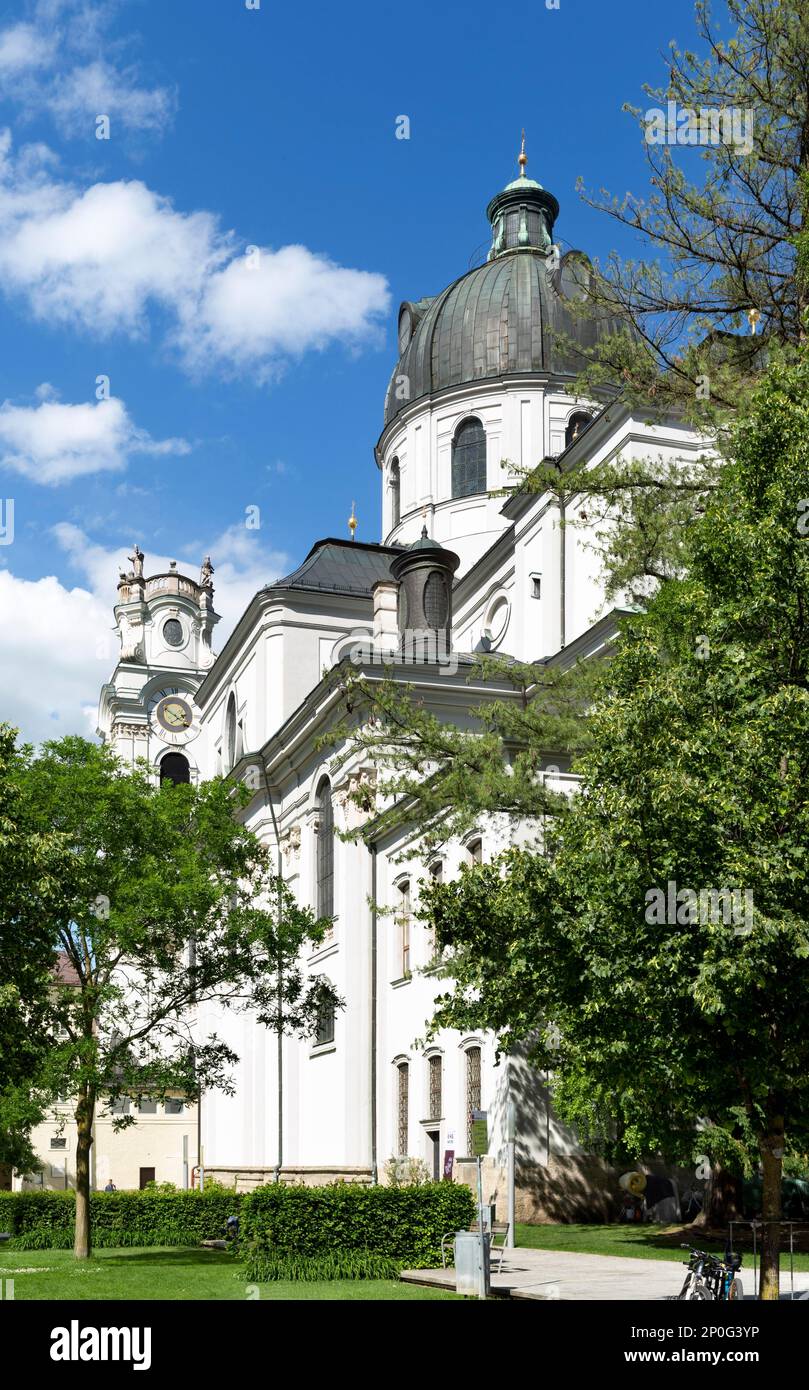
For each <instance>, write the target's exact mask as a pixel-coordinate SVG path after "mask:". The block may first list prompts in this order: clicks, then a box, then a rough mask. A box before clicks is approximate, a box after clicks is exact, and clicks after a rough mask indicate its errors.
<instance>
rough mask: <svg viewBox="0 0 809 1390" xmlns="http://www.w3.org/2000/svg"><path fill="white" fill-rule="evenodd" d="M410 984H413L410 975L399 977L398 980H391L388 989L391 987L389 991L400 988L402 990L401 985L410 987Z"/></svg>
mask: <svg viewBox="0 0 809 1390" xmlns="http://www.w3.org/2000/svg"><path fill="white" fill-rule="evenodd" d="M412 983H413V976H412V974H410V975H400V976H399V978H398V980H391V982H390V987H391V989H401V988H402V985H410V984H412Z"/></svg>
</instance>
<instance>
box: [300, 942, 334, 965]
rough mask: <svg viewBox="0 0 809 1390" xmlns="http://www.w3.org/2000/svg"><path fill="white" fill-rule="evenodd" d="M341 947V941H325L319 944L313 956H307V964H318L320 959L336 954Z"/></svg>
mask: <svg viewBox="0 0 809 1390" xmlns="http://www.w3.org/2000/svg"><path fill="white" fill-rule="evenodd" d="M339 949H340V943H339V941H324V943H323V945H322V946H319V947H318V949H317V950H316V951H314V952H313V954H312V955H311V956H307V958H306V963H307V965H317V964H318V962H319V961H321V960H327V959H328V957H329V956H333V955H335V954H336V953H337V951H339Z"/></svg>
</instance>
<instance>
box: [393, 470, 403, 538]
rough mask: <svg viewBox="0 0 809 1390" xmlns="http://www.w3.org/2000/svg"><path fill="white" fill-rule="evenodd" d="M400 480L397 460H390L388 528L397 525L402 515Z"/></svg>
mask: <svg viewBox="0 0 809 1390" xmlns="http://www.w3.org/2000/svg"><path fill="white" fill-rule="evenodd" d="M400 488H401V478H400V475H399V460H398V459H392V460H391V465H390V526H391V530H393V528H394V526H398V525H399V518H400V517H401V514H402V508H401V492H400Z"/></svg>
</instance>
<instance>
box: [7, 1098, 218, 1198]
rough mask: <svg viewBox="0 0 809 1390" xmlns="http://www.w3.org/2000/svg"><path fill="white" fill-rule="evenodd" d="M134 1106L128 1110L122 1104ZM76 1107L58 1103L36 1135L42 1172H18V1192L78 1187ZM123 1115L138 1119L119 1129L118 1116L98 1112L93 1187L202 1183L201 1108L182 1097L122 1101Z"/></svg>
mask: <svg viewBox="0 0 809 1390" xmlns="http://www.w3.org/2000/svg"><path fill="white" fill-rule="evenodd" d="M122 1105H123V1107H128V1109H122V1108H121V1106H122ZM71 1110H72V1107H71V1105H70V1104H69V1103H68V1104H63V1105H59V1106H57V1107H55V1109H54V1111H53V1112H52V1113H51V1115H49V1117H48V1118H47V1119H46V1120H44V1121H43V1123H42V1124H41V1125H39V1126H38V1127H37V1128H36V1129H35V1130H34V1132H33V1134H32V1136H31V1138H32V1143H33V1145H34V1149H35V1151H36V1154H37V1157H38V1158H39V1160H40V1162H41V1164H42V1170H41V1171H40V1172H39V1173H26V1174H15V1175H14V1177H13V1178H12V1188H13V1189H14V1191H16V1192H20V1191H23V1190H29V1191H30V1190H31V1189H32V1188H33V1189H36V1188H44V1189H45V1190H47V1191H58V1190H60V1189H63V1188H72V1187H75V1186H76V1126H75V1124H74V1121H73V1116H72V1113H71ZM117 1113H118V1114H122V1113H129V1114H132V1115H133V1116H134V1117H135V1119H136V1123H135V1124H134V1125H130V1126H129V1128H128V1129H124V1130H119V1131H118V1132H117V1133H116V1131H115V1130H114V1129H113V1127H112V1125H113V1116H112V1115H110V1114H107V1113H105V1112H104V1109H103V1107H101V1108H100V1110H99V1113H98V1114H97V1116H96V1122H95V1128H94V1142H93V1147H92V1150H91V1157H90V1161H91V1165H92V1186H93V1188H94V1189H96V1190H103V1188H105V1187H106V1185H107V1183H108V1182H110V1181H112V1182H113V1183H114V1184H115V1186H116V1188H119V1189H124V1188H140V1187H144V1186H145V1185H146V1183H147V1182H149V1181H154V1182H158V1183H160V1182H172V1183H174V1184H175V1186H176V1187H180V1188H182V1187H191V1186H192V1185H193V1183H194V1182H195V1181H196V1173H195V1169H196V1166H197V1164H198V1162H199V1159H198V1157H197V1107H196V1105H188V1104H187V1103H186V1102H185V1101H182V1100H168V1099H167V1100H166V1101H165V1102H164V1101H143V1102H142V1103H141V1105H140V1106H138V1105H137V1104H136V1103H135V1102H134V1101H124V1102H122V1103H121V1102H119V1108H118V1112H117Z"/></svg>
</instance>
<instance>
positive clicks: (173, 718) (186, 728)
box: [149, 686, 200, 746]
mask: <svg viewBox="0 0 809 1390" xmlns="http://www.w3.org/2000/svg"><path fill="white" fill-rule="evenodd" d="M149 719H150V721H151V724H152V729H153V730H154V732H155V733H156V734H158V735H159V737H160V738H161V739H162V740H163V742H164V743H170V744H174V745H175V746H177V745H180V744H183V743H188V742H190V740H191V739H194V738H196V737H197V735H198V734H199V733H200V724H199V719H198V718H197V717H196V714H195V710H194V706H193V704H192V703H191V696H190V695H187V694H186V692H185V691H184V690H183V691H181V690H178V689H177V687H176V686H166V687H164V689H163V690H156V691H155V693H154V695H153V696H152V698H151V700H150V701H149Z"/></svg>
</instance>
